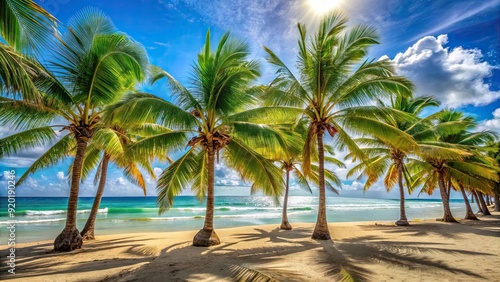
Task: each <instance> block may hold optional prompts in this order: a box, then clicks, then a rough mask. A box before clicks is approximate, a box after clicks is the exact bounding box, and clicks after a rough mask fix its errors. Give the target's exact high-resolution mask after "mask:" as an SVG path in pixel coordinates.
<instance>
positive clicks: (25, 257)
mask: <svg viewBox="0 0 500 282" xmlns="http://www.w3.org/2000/svg"><path fill="white" fill-rule="evenodd" d="M144 241H147V239H146V240H142V242H144ZM123 245H126V246H127V249H126V250H125V252H127V253H129V254H134V255H135V256H137V258H119V259H115V260H114V264H115V265H114V266H110V265H108V264H106V261H107V260H106V259H94V260H92V261H85V262H80V263H78V264H75V267H70V268H68V269H67V270H63V271H61V270H57V269H55V268H54V267H56V266H57V265H59V264H60V262H59V260H57V259H54V260H47V257H54V258H56V257H57V258H59V259H60V258H67V260H68V261H71V258H72V257H73V256H75V254H78V253H92V252H99V251H105V250H112V249H114V248H116V247H119V246H123ZM52 246H53V244H52V243H46V244H40V245H35V246H30V247H26V248H17V249H16V270H18V271H17V272H18V274H17V273H16V277H18V278H19V277H21V278H29V277H40V276H46V275H52V274H59V273H76V272H87V271H95V270H105V269H108V268H112V267H113V268H114V267H117V266H118V265H119V266H127V265H135V264H139V263H142V262H148V261H150V260H151V258H152V257H155V255H156V254H157V252H155V253H153V252H152V249H151V248H148V247H145V245H144V244H143V243H141V242H138V241H137V240H136V239H134V238H133V237H124V238H119V239H111V240H103V241H93V242H89V243H87V244H85V245H84V248H82V249H79V250H76V251H73V252H68V253H60V252H53V251H52V250H51V248H52ZM2 256H3V251H2ZM4 270H5V271H4ZM0 271H1V273H2V274H3V273H7V270H6V269H4V267H3V266H2V267H1V268H0ZM2 279H4V278H3V277H2Z"/></svg>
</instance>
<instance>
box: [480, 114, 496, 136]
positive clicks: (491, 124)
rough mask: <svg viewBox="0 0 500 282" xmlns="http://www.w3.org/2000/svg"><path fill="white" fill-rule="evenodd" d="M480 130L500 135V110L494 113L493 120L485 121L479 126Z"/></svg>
mask: <svg viewBox="0 0 500 282" xmlns="http://www.w3.org/2000/svg"><path fill="white" fill-rule="evenodd" d="M477 129H478V130H480V131H481V130H491V131H495V132H497V133H498V134H500V108H498V109H496V110H494V111H493V118H492V119H487V120H483V121H482V122H480V123H479V124H478V126H477Z"/></svg>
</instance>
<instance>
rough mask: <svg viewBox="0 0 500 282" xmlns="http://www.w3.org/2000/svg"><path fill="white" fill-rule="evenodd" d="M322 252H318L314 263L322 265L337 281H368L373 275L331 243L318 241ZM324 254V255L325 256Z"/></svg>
mask: <svg viewBox="0 0 500 282" xmlns="http://www.w3.org/2000/svg"><path fill="white" fill-rule="evenodd" d="M318 242H319V243H320V245H321V246H322V247H323V250H318V255H317V256H316V257H317V260H316V262H317V263H318V264H320V265H323V267H324V269H325V272H326V273H327V274H328V275H329V276H332V277H334V278H335V279H336V280H337V281H342V282H354V281H369V280H370V276H371V275H372V274H373V273H372V272H371V271H370V270H368V269H366V268H363V267H361V266H359V263H356V260H353V259H351V258H349V253H347V254H346V253H345V252H342V251H341V250H340V249H339V248H337V247H336V244H334V243H333V242H332V241H318ZM325 253H326V255H325Z"/></svg>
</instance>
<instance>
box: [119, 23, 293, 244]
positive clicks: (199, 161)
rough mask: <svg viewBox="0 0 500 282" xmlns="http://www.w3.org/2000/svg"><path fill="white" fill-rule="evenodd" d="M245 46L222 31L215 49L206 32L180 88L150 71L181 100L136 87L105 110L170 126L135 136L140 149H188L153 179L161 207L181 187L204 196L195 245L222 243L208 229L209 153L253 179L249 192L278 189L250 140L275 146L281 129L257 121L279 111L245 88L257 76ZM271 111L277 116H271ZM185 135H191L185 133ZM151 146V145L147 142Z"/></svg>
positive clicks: (274, 174) (274, 171)
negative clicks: (188, 80) (260, 102)
mask: <svg viewBox="0 0 500 282" xmlns="http://www.w3.org/2000/svg"><path fill="white" fill-rule="evenodd" d="M248 55H249V48H248V45H247V44H245V43H243V42H242V41H239V40H236V39H234V38H231V37H230V36H229V34H228V33H226V34H224V35H223V36H222V38H221V39H220V41H219V44H218V46H217V48H216V50H215V52H214V51H212V49H211V45H210V31H209V32H207V35H206V41H205V46H204V47H203V49H202V50H201V52H200V53H199V54H198V60H197V63H196V65H194V66H193V76H192V84H191V87H190V88H186V87H184V86H183V85H181V84H180V83H179V82H178V81H176V80H175V79H174V78H173V77H172V76H171V75H170V74H169V73H167V72H165V71H161V70H157V71H156V76H155V77H154V79H153V82H154V81H156V80H158V79H161V78H164V77H166V78H167V79H168V82H169V85H170V88H171V91H172V93H173V95H174V96H173V97H174V99H175V101H176V102H177V103H178V105H179V106H176V105H174V104H172V103H170V102H168V101H165V100H163V99H161V98H159V97H156V96H154V95H150V94H145V93H135V94H131V95H129V96H128V97H127V98H126V99H124V100H123V101H122V102H120V103H118V104H116V105H115V106H114V107H113V108H111V109H110V112H109V117H110V118H113V117H114V118H116V119H118V120H121V121H122V122H124V123H128V122H132V123H139V124H140V123H141V122H144V121H146V120H155V121H156V122H157V123H158V124H160V125H162V126H166V127H168V128H171V129H172V131H171V132H168V133H163V134H158V135H156V136H152V137H148V138H144V139H142V140H139V141H138V142H137V143H136V146H141V147H142V148H143V150H144V152H148V153H152V152H156V153H154V155H159V154H160V153H161V152H167V150H168V151H169V152H173V151H175V150H180V149H184V148H185V146H186V144H187V148H189V149H188V150H187V151H185V152H184V154H183V155H182V156H181V157H179V158H178V159H177V160H176V161H174V162H173V163H172V164H171V165H170V166H169V167H168V168H167V169H165V170H164V171H163V173H162V174H161V176H160V178H159V180H158V183H157V191H158V198H157V204H158V206H159V213H160V214H161V213H163V212H165V211H166V210H168V209H169V208H170V207H171V206H172V204H173V200H174V198H175V197H176V196H177V195H178V194H179V193H180V192H181V191H182V190H183V189H186V188H188V187H191V190H192V191H193V192H194V193H195V194H196V195H197V196H198V198H199V199H203V198H204V197H205V196H206V197H207V198H206V200H207V204H206V205H207V209H206V215H205V222H204V225H203V228H202V229H201V230H200V231H199V232H198V234H196V236H195V237H194V239H193V245H195V246H211V245H216V244H219V243H220V240H219V237H218V236H217V234H216V233H215V231H214V224H213V218H214V185H215V183H214V172H215V160H216V159H217V160H218V159H219V154H220V152H221V151H222V157H223V161H224V162H225V163H226V164H227V166H228V167H230V168H232V169H234V170H236V171H238V172H239V173H240V175H241V177H242V179H244V180H247V181H249V182H252V183H253V185H252V191H256V190H257V189H262V190H263V191H264V192H266V194H270V195H276V196H277V195H280V193H281V191H282V189H281V187H282V183H283V180H282V179H281V175H280V171H279V169H278V168H277V167H276V166H274V165H273V162H272V161H271V160H268V159H266V158H264V157H263V156H261V155H260V154H259V153H257V152H256V151H255V150H254V149H253V147H255V148H257V147H262V146H265V147H269V148H273V147H279V146H280V145H282V144H283V137H282V136H281V135H280V132H279V131H277V130H274V129H273V128H272V127H270V126H267V125H265V124H263V123H262V122H261V121H263V120H266V119H267V120H268V121H269V122H272V121H273V120H276V121H282V119H280V116H281V117H284V116H285V111H283V110H280V109H278V108H259V107H257V105H258V99H256V95H253V94H252V93H253V91H252V90H251V89H249V87H250V84H251V83H252V82H253V81H254V80H255V79H256V78H257V77H258V75H259V72H258V64H257V62H255V61H251V60H248V59H247V57H248ZM276 118H277V119H276ZM189 137H191V138H190V139H189ZM147 147H149V150H148V149H146V148H147Z"/></svg>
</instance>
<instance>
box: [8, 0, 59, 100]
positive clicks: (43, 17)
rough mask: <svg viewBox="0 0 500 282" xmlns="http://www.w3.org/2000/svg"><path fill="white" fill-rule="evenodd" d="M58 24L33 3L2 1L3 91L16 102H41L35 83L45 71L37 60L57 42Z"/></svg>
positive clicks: (16, 0)
mask: <svg viewBox="0 0 500 282" xmlns="http://www.w3.org/2000/svg"><path fill="white" fill-rule="evenodd" d="M56 24H57V19H56V18H54V16H52V15H51V14H50V13H48V12H47V11H45V10H44V9H43V8H42V7H40V6H39V5H38V4H37V3H35V2H34V1H32V0H2V1H0V66H2V67H0V87H1V88H2V91H5V92H7V93H10V94H11V95H13V96H14V97H16V98H18V97H22V98H24V99H28V98H29V99H31V100H34V101H38V100H39V98H40V97H39V95H40V93H39V91H38V89H37V87H36V85H35V83H34V81H33V79H34V78H35V77H36V76H39V75H41V73H43V68H41V67H40V65H39V63H38V62H37V61H36V60H35V59H34V58H33V56H34V55H37V54H40V52H41V51H42V48H43V47H44V46H47V43H48V42H49V41H51V40H53V39H54V35H55V27H56ZM4 94H5V93H4Z"/></svg>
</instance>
